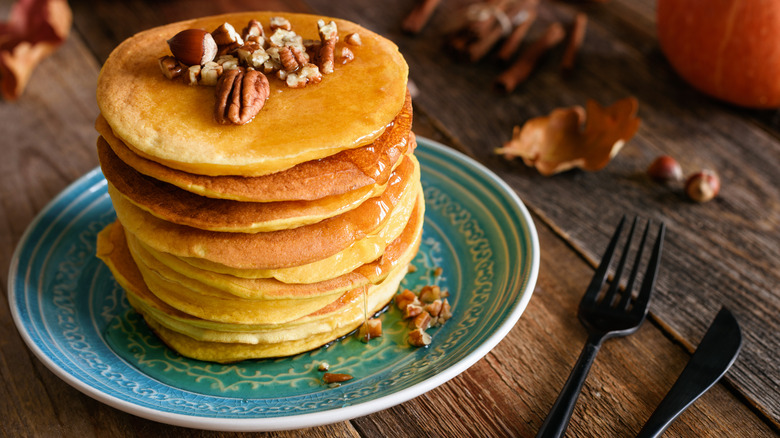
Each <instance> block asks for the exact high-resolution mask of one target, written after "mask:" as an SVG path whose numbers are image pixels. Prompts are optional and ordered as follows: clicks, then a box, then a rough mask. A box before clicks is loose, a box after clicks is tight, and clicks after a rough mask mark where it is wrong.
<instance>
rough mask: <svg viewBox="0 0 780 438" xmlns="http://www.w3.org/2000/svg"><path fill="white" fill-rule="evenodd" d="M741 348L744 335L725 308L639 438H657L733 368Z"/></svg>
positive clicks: (719, 313) (640, 432)
mask: <svg viewBox="0 0 780 438" xmlns="http://www.w3.org/2000/svg"><path fill="white" fill-rule="evenodd" d="M741 346H742V333H741V331H740V329H739V323H738V322H737V320H736V318H734V315H732V314H731V312H729V310H728V309H726V308H725V307H723V308H721V309H720V312H718V315H717V316H716V317H715V320H714V321H713V322H712V324H711V325H710V328H709V329H708V330H707V333H705V334H704V337H703V338H702V340H701V342H700V343H699V346H698V347H697V348H696V352H695V353H693V356H691V359H690V361H688V365H686V366H685V369H683V371H682V373H681V374H680V377H678V378H677V381H676V382H674V385H672V389H670V390H669V393H668V394H666V397H664V399H663V400H661V404H659V405H658V407H657V408H656V409H655V411H654V412H653V414H652V415H651V416H650V418H649V419H648V420H647V422H646V423H645V425H644V426H643V427H642V430H640V431H639V434H638V435H637V438H655V437H659V436H661V434H662V433H663V432H664V431H665V430H666V428H667V427H669V425H670V424H672V422H673V421H674V420H675V419H677V417H679V416H680V414H682V413H683V411H684V410H685V409H687V408H688V406H690V405H691V404H692V403H693V402H694V401H696V400H697V399H698V398H699V397H701V395H702V394H704V393H705V392H706V391H707V390H708V389H710V388H711V387H712V386H713V385H714V384H715V383H716V382H717V381H718V380H720V378H721V377H723V375H724V374H726V370H728V369H729V367H731V364H733V363H734V360H736V358H737V355H738V354H739V350H740V348H741Z"/></svg>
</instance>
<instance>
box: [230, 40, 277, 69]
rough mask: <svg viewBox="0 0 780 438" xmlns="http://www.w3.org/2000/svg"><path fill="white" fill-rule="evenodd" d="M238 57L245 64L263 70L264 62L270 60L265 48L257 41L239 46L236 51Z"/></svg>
mask: <svg viewBox="0 0 780 438" xmlns="http://www.w3.org/2000/svg"><path fill="white" fill-rule="evenodd" d="M236 55H238V59H239V60H240V61H241V62H242V63H243V64H245V65H247V66H249V67H252V68H254V69H255V70H262V69H263V64H265V62H266V61H268V58H269V56H268V53H266V51H265V49H263V47H262V46H261V45H260V44H259V43H256V42H253V41H250V42H248V43H246V44H244V45H243V46H241V47H239V48H238V50H237V51H236Z"/></svg>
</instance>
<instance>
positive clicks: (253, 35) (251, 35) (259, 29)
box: [241, 20, 265, 42]
mask: <svg viewBox="0 0 780 438" xmlns="http://www.w3.org/2000/svg"><path fill="white" fill-rule="evenodd" d="M264 36H265V31H264V30H263V25H262V24H261V23H260V22H259V21H257V20H249V23H248V24H247V25H246V27H245V28H244V29H243V30H242V31H241V38H243V39H244V42H247V41H255V42H257V39H258V37H259V38H262V37H264Z"/></svg>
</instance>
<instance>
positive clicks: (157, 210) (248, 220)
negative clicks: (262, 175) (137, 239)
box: [98, 138, 412, 233]
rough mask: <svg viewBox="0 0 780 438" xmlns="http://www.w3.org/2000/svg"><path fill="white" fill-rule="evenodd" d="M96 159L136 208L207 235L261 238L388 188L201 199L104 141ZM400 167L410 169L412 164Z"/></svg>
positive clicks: (356, 203) (349, 206)
mask: <svg viewBox="0 0 780 438" xmlns="http://www.w3.org/2000/svg"><path fill="white" fill-rule="evenodd" d="M98 158H99V159H100V167H101V169H102V170H103V175H105V177H106V179H107V180H108V182H109V184H111V185H112V186H113V187H114V189H115V190H117V191H119V192H120V193H121V194H122V195H123V196H125V197H126V198H127V200H128V201H130V202H132V203H133V204H134V205H135V206H136V207H139V208H141V209H143V210H144V211H146V212H147V213H150V214H152V215H154V216H155V217H157V218H160V219H162V220H165V221H168V222H172V223H175V224H179V225H186V226H190V227H194V228H199V229H202V230H209V231H222V232H234V233H257V232H268V231H276V230H282V229H290V228H297V227H299V226H303V225H309V224H312V223H316V222H319V221H322V220H324V219H328V218H331V217H334V216H338V215H340V214H342V213H345V212H347V211H350V210H352V209H354V208H357V207H358V206H360V205H361V204H362V203H363V202H364V201H366V200H367V199H369V198H373V197H375V196H378V195H381V194H382V193H383V192H384V190H385V188H386V187H387V184H386V183H385V184H384V185H378V184H374V185H370V186H366V187H362V188H360V189H357V190H353V191H351V192H348V193H346V194H343V195H334V196H328V197H325V198H322V199H317V200H313V201H281V202H270V203H258V202H239V201H233V200H227V199H213V198H206V197H203V196H198V195H196V194H193V193H191V192H188V191H185V190H182V189H179V188H177V187H176V186H173V185H170V184H167V183H164V182H161V181H158V180H155V179H153V178H150V177H147V176H144V175H142V174H140V173H138V172H136V171H135V170H133V169H132V168H131V167H130V166H128V165H126V164H125V163H124V162H123V161H122V160H120V159H119V158H117V156H116V155H115V154H114V152H113V151H112V150H111V148H110V147H108V145H107V144H106V143H105V141H104V140H103V139H102V138H100V139H98ZM401 163H405V165H406V167H407V168H408V167H411V166H412V163H411V162H410V161H409V160H399V161H398V164H401ZM405 171H408V170H407V169H402V170H401V173H404V172H405Z"/></svg>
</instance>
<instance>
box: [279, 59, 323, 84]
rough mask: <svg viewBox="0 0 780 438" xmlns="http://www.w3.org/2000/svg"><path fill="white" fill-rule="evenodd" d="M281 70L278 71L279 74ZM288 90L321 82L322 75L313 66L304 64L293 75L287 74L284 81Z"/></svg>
mask: <svg viewBox="0 0 780 438" xmlns="http://www.w3.org/2000/svg"><path fill="white" fill-rule="evenodd" d="M282 71H283V70H280V71H279V72H280V73H281V72H282ZM284 81H285V83H287V86H288V87H290V88H303V87H305V86H306V85H307V84H317V83H319V82H321V81H322V73H320V69H319V67H317V66H316V65H314V64H306V65H304V66H303V67H302V68H301V69H300V70H298V71H297V72H295V73H289V74H287V76H286V77H285V79H284Z"/></svg>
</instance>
